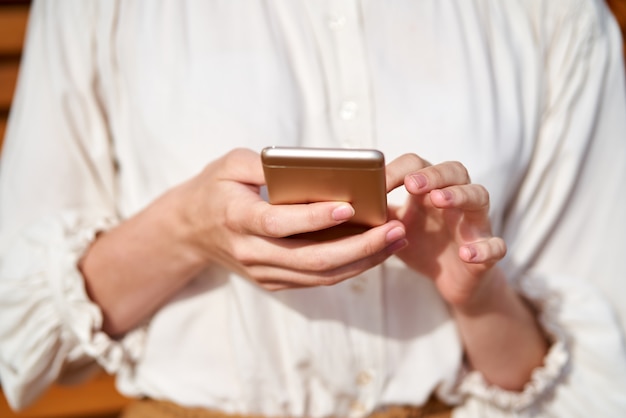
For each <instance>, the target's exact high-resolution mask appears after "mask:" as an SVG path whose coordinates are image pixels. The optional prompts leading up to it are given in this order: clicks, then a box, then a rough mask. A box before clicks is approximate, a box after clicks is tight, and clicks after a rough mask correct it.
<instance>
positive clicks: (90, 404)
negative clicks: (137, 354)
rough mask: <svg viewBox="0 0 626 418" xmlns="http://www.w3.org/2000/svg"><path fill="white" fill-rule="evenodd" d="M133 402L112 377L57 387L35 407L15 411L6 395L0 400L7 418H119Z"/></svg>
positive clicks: (1, 412)
mask: <svg viewBox="0 0 626 418" xmlns="http://www.w3.org/2000/svg"><path fill="white" fill-rule="evenodd" d="M129 402H131V401H130V400H129V399H128V398H125V397H123V396H122V395H120V394H119V393H118V392H117V390H116V389H115V385H114V380H113V377H112V376H109V375H107V374H104V373H103V374H100V375H98V376H97V377H95V378H94V379H92V380H90V381H89V382H87V383H85V384H82V385H78V386H53V387H52V388H50V390H49V391H48V392H46V394H45V395H44V396H43V397H42V398H41V399H40V400H39V401H37V402H36V403H35V404H34V405H32V406H31V407H29V408H27V409H25V410H24V411H21V412H19V413H16V412H13V411H12V410H11V409H10V408H9V405H8V404H7V401H6V398H5V397H4V395H2V397H1V398H0V417H3V418H61V417H63V418H87V417H98V418H104V417H115V416H117V414H119V412H120V411H121V410H122V409H123V408H124V406H126V405H128V403H129Z"/></svg>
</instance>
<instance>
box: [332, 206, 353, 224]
mask: <svg viewBox="0 0 626 418" xmlns="http://www.w3.org/2000/svg"><path fill="white" fill-rule="evenodd" d="M353 216H354V208H353V207H352V206H350V205H341V206H337V207H336V208H335V209H334V210H333V214H332V217H333V219H334V220H335V221H345V220H348V219H350V218H352V217H353Z"/></svg>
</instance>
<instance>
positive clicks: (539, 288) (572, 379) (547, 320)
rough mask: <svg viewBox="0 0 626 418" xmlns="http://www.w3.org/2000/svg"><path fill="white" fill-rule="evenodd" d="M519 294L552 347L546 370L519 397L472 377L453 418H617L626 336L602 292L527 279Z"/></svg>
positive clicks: (563, 280)
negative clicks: (471, 417) (586, 417)
mask: <svg viewBox="0 0 626 418" xmlns="http://www.w3.org/2000/svg"><path fill="white" fill-rule="evenodd" d="M517 288H518V291H519V292H520V294H522V295H523V296H524V297H525V298H526V299H527V300H528V301H529V302H530V303H532V304H533V305H534V307H535V308H536V309H537V311H538V320H539V322H540V324H541V326H542V327H543V329H544V330H545V332H546V334H547V335H548V336H549V338H550V339H551V342H552V344H551V347H550V349H549V352H548V354H547V355H546V358H545V360H544V365H543V366H541V367H539V368H537V369H536V370H535V371H534V372H533V373H532V377H531V380H530V382H528V383H527V384H526V386H525V387H524V389H523V390H522V391H521V392H510V391H506V390H503V389H501V388H498V387H495V386H492V385H489V384H488V383H487V382H486V381H485V379H484V378H483V377H482V375H481V374H480V373H479V372H476V371H470V372H467V373H466V374H464V375H463V376H462V377H461V379H460V383H459V384H458V385H457V386H456V390H455V391H453V392H456V395H458V398H457V399H459V398H461V399H463V403H462V404H461V405H460V406H459V407H458V408H457V409H456V410H455V413H454V416H455V418H461V417H470V416H481V417H496V416H497V417H502V416H516V417H533V416H617V415H619V412H618V411H622V412H623V411H624V408H625V407H626V398H624V393H623V388H624V387H626V348H625V345H624V333H623V329H622V327H621V324H620V323H619V320H618V319H617V316H616V313H615V310H614V308H613V307H612V306H611V304H610V303H609V301H608V300H607V299H606V297H605V296H604V295H603V294H602V292H601V291H599V289H598V288H597V287H595V286H594V284H593V283H590V282H587V281H585V280H582V279H580V278H577V277H572V276H550V277H549V278H547V277H541V276H533V275H528V276H526V277H523V278H522V279H521V280H520V281H519V282H518V284H517ZM599 395H601V396H599ZM616 413H617V415H616Z"/></svg>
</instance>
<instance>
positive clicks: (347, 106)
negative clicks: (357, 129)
mask: <svg viewBox="0 0 626 418" xmlns="http://www.w3.org/2000/svg"><path fill="white" fill-rule="evenodd" d="M358 108H359V106H358V105H357V104H356V102H354V101H352V100H346V101H345V102H343V103H342V104H341V108H340V109H339V116H340V117H341V119H343V120H351V119H354V117H355V116H356V111H357V109H358Z"/></svg>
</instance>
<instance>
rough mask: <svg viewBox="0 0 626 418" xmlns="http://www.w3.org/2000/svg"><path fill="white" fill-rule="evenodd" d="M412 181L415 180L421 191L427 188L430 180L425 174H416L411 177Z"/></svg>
mask: <svg viewBox="0 0 626 418" xmlns="http://www.w3.org/2000/svg"><path fill="white" fill-rule="evenodd" d="M411 180H413V182H414V183H415V185H416V186H417V187H418V188H419V189H421V188H422V187H425V186H426V184H428V179H427V178H426V176H425V175H423V174H414V175H412V176H411Z"/></svg>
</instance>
